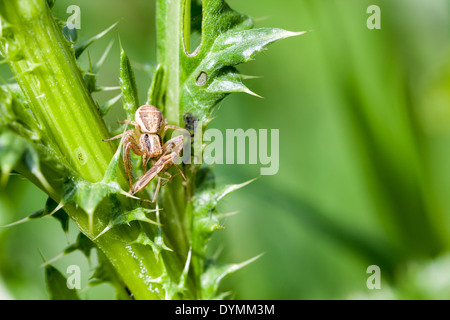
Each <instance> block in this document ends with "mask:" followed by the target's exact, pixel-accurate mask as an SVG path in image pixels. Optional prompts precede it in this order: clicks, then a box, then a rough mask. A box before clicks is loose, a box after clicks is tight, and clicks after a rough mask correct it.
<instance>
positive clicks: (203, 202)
mask: <svg viewBox="0 0 450 320" xmlns="http://www.w3.org/2000/svg"><path fill="white" fill-rule="evenodd" d="M256 179H257V178H255V179H252V180H249V181H247V182H244V183H241V184H233V185H226V186H223V187H221V188H215V189H209V190H208V189H206V190H204V191H202V192H199V193H197V194H196V195H195V196H194V199H193V202H194V205H195V208H196V211H197V212H202V213H203V214H205V213H207V212H209V211H210V210H212V209H214V208H215V207H216V206H217V204H218V203H219V201H220V200H222V199H223V198H224V197H225V196H227V195H229V194H230V193H232V192H233V191H236V190H238V189H241V188H243V187H245V186H246V185H248V184H250V183H251V182H253V181H255V180H256Z"/></svg>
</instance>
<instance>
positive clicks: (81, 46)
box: [75, 22, 119, 59]
mask: <svg viewBox="0 0 450 320" xmlns="http://www.w3.org/2000/svg"><path fill="white" fill-rule="evenodd" d="M118 23H119V22H116V23H114V24H113V25H112V26H110V27H109V28H107V29H106V30H104V31H102V32H100V33H99V34H97V35H95V36H93V37H91V38H89V39H87V40H86V41H84V42H82V43H80V44H77V45H76V46H75V58H77V59H78V58H79V57H80V56H81V54H82V53H83V52H84V50H86V49H87V47H89V46H90V45H91V44H93V43H94V42H95V41H97V40H99V39H101V38H102V37H103V36H105V35H106V34H107V33H108V32H109V31H111V29H113V28H114V27H115V26H116V25H117V24H118Z"/></svg>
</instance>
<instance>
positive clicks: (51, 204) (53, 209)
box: [1, 198, 69, 233]
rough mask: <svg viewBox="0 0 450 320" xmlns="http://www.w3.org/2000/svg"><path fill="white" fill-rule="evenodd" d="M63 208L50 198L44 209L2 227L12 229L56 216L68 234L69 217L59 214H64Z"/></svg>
mask: <svg viewBox="0 0 450 320" xmlns="http://www.w3.org/2000/svg"><path fill="white" fill-rule="evenodd" d="M61 208H62V205H60V204H57V203H56V202H55V201H54V200H53V199H51V198H48V199H47V201H46V203H45V207H44V209H40V210H38V211H36V212H33V213H32V214H30V215H29V216H28V217H25V218H23V219H21V220H18V221H16V222H13V223H10V224H8V225H5V226H1V227H3V228H7V227H12V226H16V225H19V224H22V223H25V222H27V221H30V220H35V219H39V218H42V217H46V216H54V217H55V218H56V219H57V220H58V221H59V222H60V223H61V226H62V227H63V230H64V232H66V233H67V231H68V228H69V225H68V217H67V215H66V217H64V216H63V215H62V214H59V213H64V212H63V211H62V210H61ZM56 214H57V215H56ZM64 214H65V213H64ZM55 215H56V216H55Z"/></svg>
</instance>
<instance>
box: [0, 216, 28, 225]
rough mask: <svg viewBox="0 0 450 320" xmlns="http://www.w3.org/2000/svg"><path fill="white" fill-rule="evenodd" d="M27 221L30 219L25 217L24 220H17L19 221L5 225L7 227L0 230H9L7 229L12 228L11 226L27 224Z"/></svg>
mask: <svg viewBox="0 0 450 320" xmlns="http://www.w3.org/2000/svg"><path fill="white" fill-rule="evenodd" d="M29 220H31V219H30V218H29V217H26V218H23V219H21V220H19V221H15V222H12V223H10V224H7V225H4V226H0V228H9V227H13V226H16V225H18V224H22V223H24V222H27V221H29Z"/></svg>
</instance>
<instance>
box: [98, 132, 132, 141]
mask: <svg viewBox="0 0 450 320" xmlns="http://www.w3.org/2000/svg"><path fill="white" fill-rule="evenodd" d="M131 132H133V130H128V131H125V132H123V133H121V134H119V135H117V136H114V137H112V138H109V139H103V140H102V141H104V142H106V141H112V140H116V139H119V138H122V137H123V136H124V135H127V134H129V133H131Z"/></svg>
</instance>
